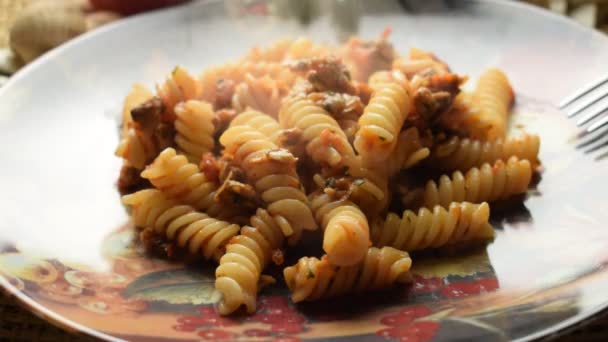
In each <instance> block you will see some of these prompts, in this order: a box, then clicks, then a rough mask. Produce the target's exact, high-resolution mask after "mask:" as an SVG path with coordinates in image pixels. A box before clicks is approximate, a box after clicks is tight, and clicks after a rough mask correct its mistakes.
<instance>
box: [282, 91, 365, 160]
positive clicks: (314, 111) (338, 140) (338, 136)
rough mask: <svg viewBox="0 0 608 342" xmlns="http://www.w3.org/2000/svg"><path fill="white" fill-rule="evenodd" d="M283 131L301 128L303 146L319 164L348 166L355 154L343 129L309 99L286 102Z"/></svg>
mask: <svg viewBox="0 0 608 342" xmlns="http://www.w3.org/2000/svg"><path fill="white" fill-rule="evenodd" d="M279 124H280V125H281V127H283V128H297V129H299V130H301V132H302V143H304V144H306V151H307V153H308V154H309V155H310V156H311V157H312V159H313V160H314V161H315V162H317V163H322V164H327V165H329V166H331V167H337V166H340V165H345V164H346V163H347V161H348V159H352V158H353V157H354V151H353V149H352V147H351V145H350V143H349V142H348V138H347V137H346V134H344V131H342V129H341V128H340V125H339V124H338V122H336V120H335V119H334V118H332V117H331V116H330V115H329V113H327V111H325V109H323V108H321V107H319V106H317V105H316V104H315V103H314V102H312V101H311V100H309V99H306V98H302V97H294V98H290V99H287V100H285V102H284V103H283V106H282V107H281V110H280V112H279Z"/></svg>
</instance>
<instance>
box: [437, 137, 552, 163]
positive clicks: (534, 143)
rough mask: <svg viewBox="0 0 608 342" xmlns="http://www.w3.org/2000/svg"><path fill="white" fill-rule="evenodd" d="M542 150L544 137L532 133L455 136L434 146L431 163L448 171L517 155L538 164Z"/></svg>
mask: <svg viewBox="0 0 608 342" xmlns="http://www.w3.org/2000/svg"><path fill="white" fill-rule="evenodd" d="M539 150H540V138H539V137H538V135H532V134H522V135H520V136H518V137H509V138H506V139H497V140H494V141H482V140H472V139H469V138H464V139H462V138H458V137H452V138H451V139H449V140H448V141H447V142H445V143H441V144H438V145H437V146H435V148H433V150H432V151H431V155H430V157H429V165H431V166H433V167H435V168H438V169H441V170H444V171H452V170H460V171H466V170H468V169H470V168H472V167H475V166H481V165H483V164H484V163H493V162H495V161H497V160H499V159H502V160H508V159H509V158H510V157H513V156H515V157H517V158H519V159H526V160H528V161H529V162H530V163H531V164H532V165H533V166H536V165H538V163H539V162H538V152H539Z"/></svg>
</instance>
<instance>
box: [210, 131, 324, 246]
mask: <svg viewBox="0 0 608 342" xmlns="http://www.w3.org/2000/svg"><path fill="white" fill-rule="evenodd" d="M220 143H221V144H222V145H223V146H224V147H225V148H226V151H228V153H231V154H233V156H234V162H235V163H236V164H237V165H239V166H240V167H241V168H242V169H243V170H244V171H245V175H246V177H247V182H248V183H250V184H252V185H253V186H254V188H255V189H256V192H257V193H258V194H260V197H261V198H262V200H263V201H264V203H265V204H266V207H267V209H268V211H269V212H270V213H271V214H272V215H273V216H275V217H280V218H281V220H283V221H285V224H284V225H282V227H283V229H284V231H285V233H286V235H287V236H289V242H290V243H292V244H295V243H296V242H297V241H298V240H299V239H300V236H301V234H302V230H303V229H308V230H314V229H316V228H317V225H316V223H315V221H314V218H313V215H312V211H311V210H310V207H309V203H308V199H307V197H306V194H305V193H304V190H303V188H302V186H301V184H300V179H299V177H298V174H297V172H296V165H295V163H296V161H297V159H296V158H295V157H294V156H293V155H292V154H291V153H290V152H289V151H287V150H284V149H279V148H278V147H277V145H275V144H274V143H273V142H272V141H270V139H269V138H268V137H267V136H266V135H264V134H263V133H262V132H260V131H258V130H256V129H255V128H253V127H251V126H249V125H245V124H243V125H235V126H230V128H228V130H226V131H225V132H224V134H222V136H221V137H220Z"/></svg>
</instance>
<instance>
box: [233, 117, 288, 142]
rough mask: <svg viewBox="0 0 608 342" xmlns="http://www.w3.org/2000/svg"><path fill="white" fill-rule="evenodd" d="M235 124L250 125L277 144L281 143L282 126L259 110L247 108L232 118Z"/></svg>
mask: <svg viewBox="0 0 608 342" xmlns="http://www.w3.org/2000/svg"><path fill="white" fill-rule="evenodd" d="M232 125H233V126H238V125H249V126H251V127H252V128H255V129H256V130H258V131H259V132H260V133H262V134H264V135H265V136H266V137H267V138H268V139H269V140H270V141H272V142H273V143H275V144H278V143H279V139H280V135H281V126H280V125H279V123H278V122H277V121H276V120H275V119H273V118H271V117H270V116H268V115H266V114H264V113H262V112H259V111H257V110H251V109H249V110H246V111H244V112H242V113H241V114H239V115H238V116H237V117H236V118H234V120H232Z"/></svg>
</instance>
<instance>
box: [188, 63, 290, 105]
mask: <svg viewBox="0 0 608 342" xmlns="http://www.w3.org/2000/svg"><path fill="white" fill-rule="evenodd" d="M247 74H250V75H251V76H252V77H254V78H259V77H264V76H268V77H270V78H272V79H273V80H276V81H277V82H280V83H281V84H283V85H284V86H287V87H290V86H291V85H292V84H293V82H294V81H295V78H296V76H295V74H294V73H292V72H291V70H289V68H286V67H285V66H284V65H283V64H282V63H268V62H248V61H245V62H234V63H226V64H223V65H220V66H216V67H212V68H208V69H206V70H205V72H204V73H203V74H202V75H201V78H200V82H201V87H202V91H201V92H202V98H203V99H204V100H206V101H209V102H213V101H215V98H216V90H217V88H216V86H217V82H218V81H220V80H231V81H233V82H235V83H241V82H243V81H244V80H245V75H247Z"/></svg>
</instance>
